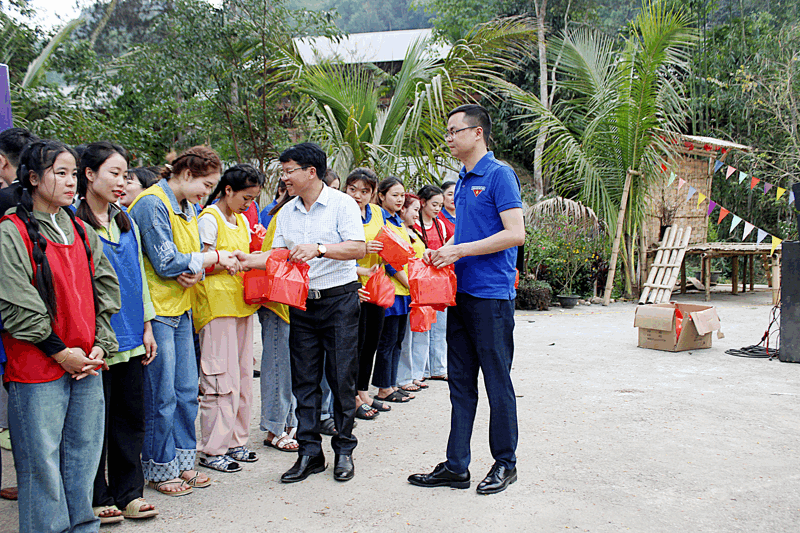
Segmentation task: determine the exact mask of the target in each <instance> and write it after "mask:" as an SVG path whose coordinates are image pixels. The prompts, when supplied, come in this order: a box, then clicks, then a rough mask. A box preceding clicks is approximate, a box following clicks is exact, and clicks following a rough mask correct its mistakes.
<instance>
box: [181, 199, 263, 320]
mask: <svg viewBox="0 0 800 533" xmlns="http://www.w3.org/2000/svg"><path fill="white" fill-rule="evenodd" d="M208 215H211V216H213V217H214V218H216V220H217V245H216V247H215V249H216V250H225V251H228V252H233V251H236V250H241V251H243V252H247V251H249V250H250V230H249V225H248V223H247V219H245V218H244V216H242V215H241V214H239V213H235V218H236V230H232V229H231V228H229V227H228V225H227V224H226V223H225V219H224V218H223V217H222V214H221V213H220V211H219V209H217V208H215V207H213V206H209V207H206V208H205V209H203V211H202V212H201V213H200V216H201V217H202V216H208ZM193 310H194V313H193V314H194V329H195V331H198V332H199V331H200V330H201V329H203V327H204V326H205V325H206V324H208V323H209V322H211V321H212V320H214V319H215V318H218V317H223V316H230V317H247V316H250V315H252V314H253V313H255V312H256V311H257V310H258V306H257V305H248V304H246V303H244V276H243V274H241V273H238V274H236V275H235V276H231V275H230V274H228V272H226V271H224V270H223V271H220V272H217V273H215V274H206V277H205V279H204V280H202V281H200V282H199V283H198V284H197V294H196V296H195V303H194V307H193Z"/></svg>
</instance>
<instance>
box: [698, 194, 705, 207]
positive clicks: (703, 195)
mask: <svg viewBox="0 0 800 533" xmlns="http://www.w3.org/2000/svg"><path fill="white" fill-rule="evenodd" d="M705 199H706V195H705V194H703V193H700V194H699V195H697V207H700V204H702V203H703V200H705Z"/></svg>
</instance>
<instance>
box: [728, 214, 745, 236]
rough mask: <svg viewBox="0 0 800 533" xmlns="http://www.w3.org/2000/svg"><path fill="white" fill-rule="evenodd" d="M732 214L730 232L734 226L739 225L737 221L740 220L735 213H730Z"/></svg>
mask: <svg viewBox="0 0 800 533" xmlns="http://www.w3.org/2000/svg"><path fill="white" fill-rule="evenodd" d="M732 216H733V219H731V229H730V232H731V233H733V230H734V228H736V226H738V225H739V222H741V221H742V219H741V217H738V216H736V215H732Z"/></svg>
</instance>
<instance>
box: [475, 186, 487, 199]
mask: <svg viewBox="0 0 800 533" xmlns="http://www.w3.org/2000/svg"><path fill="white" fill-rule="evenodd" d="M485 190H486V187H485V186H483V185H473V186H472V194H474V195H475V198H477V197H478V195H479V194H480V193H482V192H483V191H485Z"/></svg>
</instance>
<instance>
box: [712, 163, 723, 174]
mask: <svg viewBox="0 0 800 533" xmlns="http://www.w3.org/2000/svg"><path fill="white" fill-rule="evenodd" d="M724 164H725V163H723V162H722V161H717V162H716V163H714V172H719V169H721V168H722V166H723V165H724Z"/></svg>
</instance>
